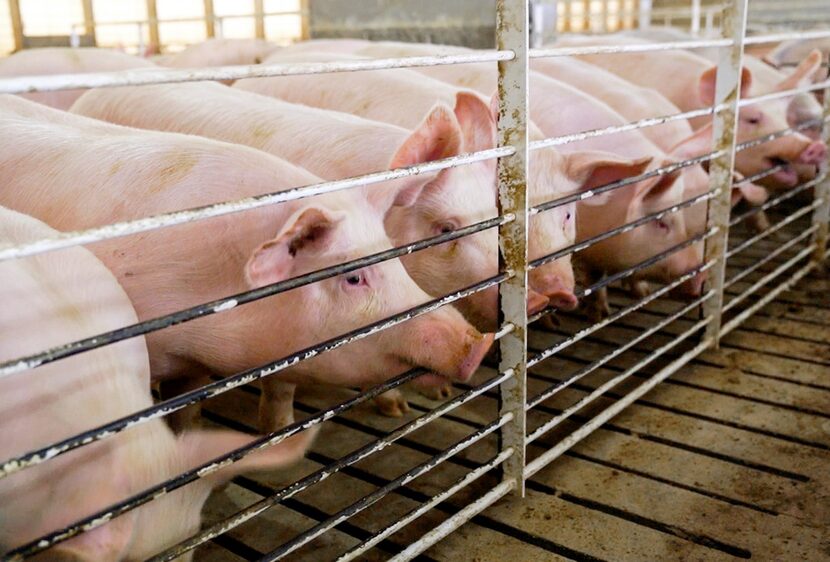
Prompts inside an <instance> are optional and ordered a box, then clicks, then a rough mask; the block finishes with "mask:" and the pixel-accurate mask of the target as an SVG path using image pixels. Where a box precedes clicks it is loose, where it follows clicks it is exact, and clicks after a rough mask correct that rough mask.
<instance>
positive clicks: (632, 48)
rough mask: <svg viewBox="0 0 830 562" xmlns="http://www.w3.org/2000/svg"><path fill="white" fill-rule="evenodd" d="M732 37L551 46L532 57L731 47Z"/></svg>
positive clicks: (535, 51)
mask: <svg viewBox="0 0 830 562" xmlns="http://www.w3.org/2000/svg"><path fill="white" fill-rule="evenodd" d="M731 46H732V40H731V39H707V40H700V41H672V42H663V43H647V44H639V43H637V44H628V45H588V46H584V47H550V48H544V49H531V50H530V53H529V56H530V58H532V59H539V58H545V57H576V56H580V55H617V54H624V53H649V52H655V51H673V50H678V49H679V50H687V49H708V48H711V47H731Z"/></svg>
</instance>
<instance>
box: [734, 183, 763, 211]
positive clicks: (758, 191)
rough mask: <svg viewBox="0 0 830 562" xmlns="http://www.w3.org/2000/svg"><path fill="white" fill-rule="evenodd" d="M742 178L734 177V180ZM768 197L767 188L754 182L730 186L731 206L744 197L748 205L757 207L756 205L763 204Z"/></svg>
mask: <svg viewBox="0 0 830 562" xmlns="http://www.w3.org/2000/svg"><path fill="white" fill-rule="evenodd" d="M742 179H743V178H735V181H736V182H739V181H741V180H742ZM768 198H769V193H767V190H766V189H764V188H763V187H761V186H758V185H755V184H754V183H743V184H740V185H735V186H734V187H733V188H732V206H733V207H734V206H735V205H737V204H738V203H739V202H740V201H741V199H744V200H746V202H747V203H749V204H750V205H752V206H754V207H757V206H758V205H763V204H764V203H766V201H767V199H768Z"/></svg>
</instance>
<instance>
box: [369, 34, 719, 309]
mask: <svg viewBox="0 0 830 562" xmlns="http://www.w3.org/2000/svg"><path fill="white" fill-rule="evenodd" d="M457 52H460V50H458V49H456V48H453V47H446V46H438V50H435V47H434V46H432V45H408V44H400V43H378V44H370V45H365V46H363V47H360V48H358V49H357V53H358V54H359V55H370V56H374V57H379V56H413V55H426V54H448V53H457ZM419 71H420V72H422V73H424V74H427V75H429V76H431V77H435V78H437V79H440V80H443V81H447V82H449V83H451V84H455V85H461V84H464V85H470V86H472V87H474V88H478V89H480V90H479V91H482V92H487V91H490V89H491V88H494V87H495V84H496V78H497V75H496V72H495V66H494V65H492V64H469V65H468V64H465V65H446V66H441V67H424V68H422V69H419ZM530 101H531V104H530V105H531V118H532V119H533V121H534V123H536V124H537V125H538V126H539V127H540V129H541V131H542V132H543V133H544V135H545V136H548V137H551V136H559V135H567V134H572V133H579V132H582V131H586V130H592V129H602V128H606V127H609V126H615V125H624V124H625V123H626V122H627V121H626V119H624V118H623V117H622V116H621V115H619V114H618V113H616V112H615V111H613V110H612V109H611V108H610V107H609V106H607V105H605V104H603V103H602V102H600V101H598V100H596V99H594V98H592V97H591V96H588V95H586V94H584V93H582V92H581V91H579V90H577V89H576V88H574V87H571V86H569V85H567V84H564V83H562V82H558V81H556V80H553V79H551V78H549V77H547V76H544V75H542V74H539V73H536V72H534V73H532V74H531V77H530ZM563 107H567V108H568V111H562V110H561V108H563ZM561 150H562V151H563V152H566V153H574V152H576V151H585V150H590V151H603V152H608V153H613V154H617V155H619V156H621V157H624V158H627V159H630V160H631V161H634V160H636V159H643V158H647V159H650V160H651V161H652V162H653V164H652V167H657V166H661V165H665V164H667V163H671V162H672V158H671V157H670V156H669V155H667V154H666V153H665V152H663V151H662V150H661V149H660V148H659V147H657V146H656V145H654V144H653V143H652V142H650V141H649V140H648V139H647V138H645V137H644V136H643V135H642V134H641V133H640V132H638V131H631V132H625V133H617V134H614V135H606V136H599V137H594V138H589V139H585V140H582V141H578V142H574V143H568V144H566V145H563V146H562V147H561ZM695 172H697V174H696V175H695ZM687 174H688V175H689V176H690V177H691V178H692V179H693V180H694V181H695V184H694V187H693V189H691V190H689V191H686V190H685V182H684V181H683V179H678V178H677V177H675V176H670V177H668V178H664V179H651V180H647V181H644V182H639V183H638V184H635V185H633V186H630V187H626V188H622V189H619V190H616V191H615V192H614V193H613V194H612V195H610V196H603V197H601V198H600V199H599V200H587V201H584V202H581V203H580V204H579V210H578V213H577V225H578V239H580V240H584V239H587V238H591V237H593V236H596V235H598V234H601V233H602V232H605V231H607V230H610V229H612V228H615V227H618V226H621V225H622V224H624V223H625V222H630V221H632V220H635V219H636V218H638V217H640V216H643V215H645V214H649V213H651V212H655V211H657V210H660V209H663V208H668V207H671V206H672V205H674V204H677V203H679V202H681V201H682V200H683V198H684V197H692V196H694V195H697V194H699V192H703V191H705V190H706V189H707V188H708V178H707V176H706V174H705V172H703V170H702V169H699V170H695V171H694V172H687ZM701 175H702V177H701ZM607 181H613V180H611V179H608V180H607ZM598 201H601V203H598ZM699 206H700V207H704V206H703V205H699ZM695 207H697V206H695ZM695 207H691V208H690V210H687V212H684V213H675V214H672V215H669V216H667V217H666V218H665V219H664V220H662V221H657V222H655V223H654V224H653V225H652V224H647V225H644V226H642V227H639V228H637V229H634V230H633V231H630V232H629V233H626V234H622V235H618V236H615V237H613V238H610V239H608V240H605V241H602V242H600V243H598V244H595V245H593V246H591V247H590V248H588V249H586V250H583V251H582V252H581V256H582V258H583V259H584V261H585V263H586V268H591V269H594V270H597V271H598V272H601V271H619V270H621V269H626V268H628V267H632V266H634V265H636V264H637V263H639V262H641V261H644V260H645V259H647V258H648V257H650V256H651V255H654V254H656V253H660V252H662V251H663V250H666V249H668V248H669V247H671V246H674V245H676V244H679V243H681V242H683V241H684V240H685V239H687V238H688V237H689V236H692V235H694V234H698V233H699V232H702V230H703V228H704V226H705V208H704V209H703V212H702V213H701V212H700V209H696V208H695ZM691 209H694V210H693V211H692V210H691ZM686 215H688V217H689V218H690V220H694V221H695V222H696V223H695V224H689V225H687V224H686V220H685V216H686ZM697 223H700V224H697ZM701 260H702V245H701V244H696V245H694V246H692V247H690V248H687V249H685V250H683V251H680V252H678V253H676V254H674V255H672V256H671V257H670V258H668V259H667V260H665V261H664V262H662V263H661V264H659V265H658V266H656V267H652V268H649V269H647V270H646V271H644V272H643V273H642V275H645V276H647V277H648V278H650V279H655V280H659V281H666V280H668V279H671V278H673V277H676V276H678V275H680V274H682V273H685V272H686V271H688V270H690V269H692V268H694V267H696V266H698V265H699V264H700V263H701ZM702 282H703V277H702V276H701V277H700V278H697V279H696V280H694V282H693V283H692V284H690V286H689V287H687V289H688V290H689V292H691V293H692V294H694V293H697V292H699V289H700V285H701V284H702Z"/></svg>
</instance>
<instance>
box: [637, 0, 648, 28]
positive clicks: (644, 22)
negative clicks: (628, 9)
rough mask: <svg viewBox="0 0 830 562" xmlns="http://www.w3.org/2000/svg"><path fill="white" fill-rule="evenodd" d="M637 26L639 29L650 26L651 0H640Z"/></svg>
mask: <svg viewBox="0 0 830 562" xmlns="http://www.w3.org/2000/svg"><path fill="white" fill-rule="evenodd" d="M637 27H639V28H640V29H648V28H649V27H651V0H640V7H639V10H638V11H637Z"/></svg>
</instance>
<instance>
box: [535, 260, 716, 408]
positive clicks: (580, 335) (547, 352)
mask: <svg viewBox="0 0 830 562" xmlns="http://www.w3.org/2000/svg"><path fill="white" fill-rule="evenodd" d="M714 264H715V262H714V261H710V262H708V263H705V264H703V265H701V266H700V267H696V268H695V269H693V270H692V271H689V272H688V273H685V274H683V275H681V276H680V277H678V278H677V279H674V280H673V281H672V282H671V283H669V284H668V285H666V286H664V287H661V288H660V289H658V290H657V291H654V292H653V293H651V294H649V295H648V296H646V297H644V298H642V299H640V300H638V301H637V302H635V303H634V304H631V305H629V306H627V307H625V308H622V309H620V310H618V311H617V312H615V313H614V314H612V315H610V316H609V317H607V318H605V319H604V320H601V321H599V322H597V323H596V324H592V325H591V326H589V327H587V328H585V329H582V330H579V331H578V332H576V333H575V334H572V335H571V336H570V337H568V338H566V339H564V340H562V341H561V342H559V343H557V344H555V345H553V346H551V347H548V348H547V349H544V350H542V351H540V352H539V353H537V354H536V355H534V356H533V357H531V358H529V359H528V362H527V363H528V364H527V367H528V369H530V368H531V367H534V366H536V365H538V364H539V363H541V362H542V361H544V360H545V359H547V358H549V357H552V356H553V355H555V354H557V353H559V352H560V351H562V350H563V349H566V348H568V347H570V346H571V345H573V344H575V343H576V342H578V341H580V340H582V339H584V338H586V337H588V336H590V335H591V334H593V333H595V332H597V331H599V330H601V329H602V328H604V327H606V326H607V325H609V324H611V323H613V322H616V321H617V320H619V319H620V318H623V317H624V316H627V315H629V314H631V313H632V312H634V311H636V310H639V309H641V308H642V307H644V306H645V305H647V304H648V303H650V302H652V301H655V300H657V299H658V298H660V297H662V296H663V295H665V294H666V293H668V292H669V291H671V290H672V289H674V288H676V287H679V286H680V285H682V284H683V283H685V282H686V281H688V280H689V279H692V278H693V277H694V276H695V275H698V274H699V273H703V272H704V271H708V270H709V269H710V268H711V267H712V266H713V265H714ZM535 405H536V404H533V405H531V406H529V408H532V407H533V406H535Z"/></svg>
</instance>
